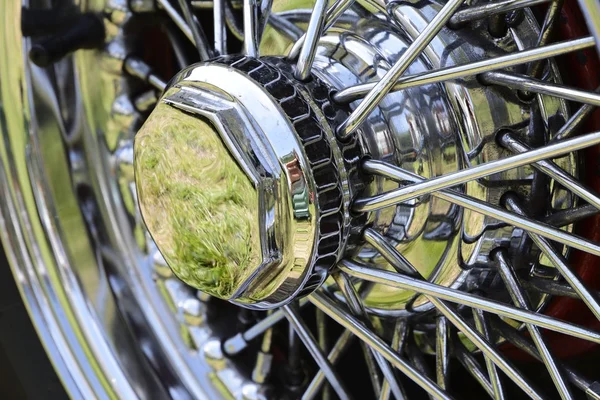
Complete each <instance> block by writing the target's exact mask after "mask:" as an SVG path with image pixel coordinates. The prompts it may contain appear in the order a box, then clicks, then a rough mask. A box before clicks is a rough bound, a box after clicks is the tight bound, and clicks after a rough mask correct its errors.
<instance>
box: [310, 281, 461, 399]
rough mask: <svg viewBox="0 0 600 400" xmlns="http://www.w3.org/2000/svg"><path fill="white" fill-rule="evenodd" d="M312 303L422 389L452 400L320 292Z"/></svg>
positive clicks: (313, 296)
mask: <svg viewBox="0 0 600 400" xmlns="http://www.w3.org/2000/svg"><path fill="white" fill-rule="evenodd" d="M309 299H310V301H311V303H313V304H314V305H315V307H317V308H319V309H320V310H322V311H323V312H324V313H325V314H327V315H329V317H330V318H331V319H333V320H334V321H336V322H337V323H338V324H340V325H341V326H343V327H344V328H346V329H348V330H350V331H351V332H352V333H353V334H354V335H356V336H358V338H360V339H361V340H362V341H364V342H366V343H367V344H368V345H369V346H371V347H372V348H373V349H374V350H375V351H377V352H379V353H381V355H382V356H383V357H385V358H386V359H387V360H388V361H389V362H390V363H391V364H392V365H393V366H395V367H396V368H398V369H399V370H400V371H401V372H402V373H404V374H405V375H406V376H407V377H408V378H410V379H412V380H413V381H414V382H415V383H416V384H417V385H419V386H420V387H422V388H423V389H424V390H425V391H427V393H429V394H430V395H431V396H432V397H433V398H435V399H450V398H451V397H450V395H448V394H447V393H446V392H445V391H443V390H442V389H440V388H439V387H438V386H437V385H436V384H435V383H434V382H433V381H431V380H430V379H429V378H427V377H426V376H423V374H421V373H420V372H419V371H417V370H416V369H415V368H414V367H413V366H412V365H410V364H409V363H407V362H406V361H405V360H404V359H402V358H401V357H400V356H399V355H398V354H397V353H396V352H395V351H394V349H392V348H391V347H390V346H388V345H387V344H386V343H385V342H384V341H383V340H382V339H381V338H380V337H379V336H377V335H376V334H375V333H373V332H372V331H371V330H369V329H367V328H366V327H365V326H364V325H363V324H362V323H361V322H360V321H359V320H358V319H356V318H355V317H354V316H353V315H351V314H350V313H348V312H346V311H345V310H344V309H342V308H341V307H340V306H339V305H338V304H337V303H336V302H335V301H333V300H331V299H330V298H329V297H327V296H326V295H325V294H323V293H322V292H321V291H320V290H319V291H317V292H314V293H312V294H311V295H310V296H309Z"/></svg>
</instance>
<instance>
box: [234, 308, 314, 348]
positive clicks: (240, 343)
mask: <svg viewBox="0 0 600 400" xmlns="http://www.w3.org/2000/svg"><path fill="white" fill-rule="evenodd" d="M299 304H300V307H303V306H304V305H306V304H308V300H306V299H302V300H300V302H299ZM284 318H285V314H284V313H283V310H281V309H279V310H277V311H274V312H272V313H270V314H269V315H267V316H266V317H265V318H263V319H262V320H260V321H259V322H257V323H256V324H255V325H253V326H252V327H250V328H248V329H247V330H245V331H244V332H240V333H238V334H237V335H235V336H233V337H231V338H229V339H227V340H226V341H225V342H224V343H223V349H224V350H225V352H226V353H228V354H237V353H239V352H240V351H242V350H244V349H245V348H246V347H247V346H248V343H249V342H250V341H252V340H254V339H256V338H257V337H259V336H260V335H262V334H263V333H265V332H266V331H267V330H268V329H270V328H272V327H273V326H274V325H275V324H277V323H278V322H279V321H281V320H282V319H284Z"/></svg>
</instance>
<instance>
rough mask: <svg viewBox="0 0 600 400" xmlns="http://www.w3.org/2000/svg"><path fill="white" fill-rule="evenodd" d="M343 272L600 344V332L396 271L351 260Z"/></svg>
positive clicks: (343, 262)
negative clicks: (371, 266) (367, 265)
mask: <svg viewBox="0 0 600 400" xmlns="http://www.w3.org/2000/svg"><path fill="white" fill-rule="evenodd" d="M340 269H341V270H342V271H344V272H346V273H347V274H349V275H351V276H354V277H357V278H360V279H364V280H367V281H371V282H375V283H381V284H384V285H388V286H392V287H396V288H400V289H407V290H413V291H415V292H418V293H423V294H425V295H429V296H432V297H437V298H440V299H443V300H447V301H450V302H453V303H457V304H462V305H465V306H468V307H472V308H478V309H481V310H484V311H487V312H490V313H493V314H497V315H500V316H503V317H508V318H512V319H515V320H517V321H521V322H525V323H531V324H534V325H537V326H540V327H542V328H546V329H549V330H552V331H555V332H560V333H564V334H566V335H570V336H574V337H578V338H581V339H585V340H589V341H591V342H594V343H600V333H598V332H594V331H592V330H590V329H587V328H584V327H581V326H578V325H574V324H571V323H568V322H564V321H561V320H558V319H555V318H552V317H549V316H547V315H544V314H539V313H535V312H533V311H527V310H523V309H520V308H516V307H512V306H508V305H506V304H504V303H500V302H498V301H494V300H490V299H486V298H484V297H481V296H477V295H474V294H470V293H465V292H462V291H460V290H456V289H450V288H447V287H444V286H440V285H436V284H433V283H429V282H425V281H422V280H420V279H415V278H412V277H408V276H404V275H400V274H397V273H393V272H388V271H382V270H376V269H373V268H370V267H365V266H363V265H360V264H358V263H356V262H352V261H349V260H343V261H342V262H341V263H340Z"/></svg>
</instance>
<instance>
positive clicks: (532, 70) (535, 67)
mask: <svg viewBox="0 0 600 400" xmlns="http://www.w3.org/2000/svg"><path fill="white" fill-rule="evenodd" d="M563 4H564V0H553V1H552V3H550V5H549V6H548V10H547V11H546V16H545V17H544V22H543V24H542V28H541V30H540V34H539V36H538V40H537V44H536V47H539V46H543V45H545V44H546V43H548V41H549V40H550V38H551V37H552V35H553V34H554V31H555V30H556V26H557V25H558V20H559V17H560V10H561V9H562V6H563ZM543 65H544V63H543V62H542V60H538V61H536V62H533V63H531V64H529V67H528V68H527V75H529V76H532V77H534V78H539V77H540V75H541V73H542V70H543V68H542V66H543Z"/></svg>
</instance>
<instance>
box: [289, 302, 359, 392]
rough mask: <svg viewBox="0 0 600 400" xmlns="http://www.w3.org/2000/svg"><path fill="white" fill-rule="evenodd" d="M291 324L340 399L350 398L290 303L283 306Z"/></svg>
mask: <svg viewBox="0 0 600 400" xmlns="http://www.w3.org/2000/svg"><path fill="white" fill-rule="evenodd" d="M281 310H283V313H284V314H285V316H286V318H287V319H288V321H289V322H290V324H291V325H292V326H293V327H294V330H295V331H296V333H297V334H298V336H300V340H302V342H303V343H304V345H305V346H306V348H307V350H308V351H309V352H310V354H311V355H312V356H313V358H314V360H315V362H316V363H317V365H318V366H319V368H320V369H321V370H322V371H323V373H324V374H325V376H326V377H327V380H328V381H329V384H330V385H331V387H332V388H333V390H335V392H336V393H337V395H338V396H339V397H340V399H349V398H350V395H349V394H348V391H347V390H346V388H345V387H344V385H343V384H342V381H341V380H340V379H339V378H338V376H337V374H336V373H335V371H334V370H333V367H332V365H331V363H330V362H329V360H328V359H327V358H326V357H325V356H324V355H323V353H322V352H321V349H320V348H319V345H318V343H317V341H316V340H315V338H314V337H313V335H312V333H310V330H309V329H308V327H307V326H306V325H305V324H304V321H302V319H301V318H300V315H298V312H297V311H296V310H295V309H294V308H293V307H292V306H290V305H285V306H283V307H282V308H281Z"/></svg>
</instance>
